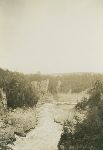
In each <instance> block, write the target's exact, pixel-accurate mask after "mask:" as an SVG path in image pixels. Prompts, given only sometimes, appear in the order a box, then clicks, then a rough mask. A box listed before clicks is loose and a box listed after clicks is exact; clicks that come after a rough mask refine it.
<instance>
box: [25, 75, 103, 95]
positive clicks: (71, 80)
mask: <svg viewBox="0 0 103 150" xmlns="http://www.w3.org/2000/svg"><path fill="white" fill-rule="evenodd" d="M26 77H27V78H28V79H29V80H30V81H39V82H40V81H42V80H46V79H48V80H49V81H50V83H49V87H48V88H49V92H50V93H53V94H55V93H56V86H57V84H58V81H61V85H60V89H59V92H60V93H68V92H69V91H71V92H74V93H75V92H76V93H78V92H81V91H84V90H86V89H88V88H90V87H92V86H93V84H94V83H95V81H96V80H100V81H101V82H103V74H94V73H72V74H57V75H42V74H31V75H27V76H26Z"/></svg>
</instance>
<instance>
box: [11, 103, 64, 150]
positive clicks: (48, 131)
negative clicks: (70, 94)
mask: <svg viewBox="0 0 103 150" xmlns="http://www.w3.org/2000/svg"><path fill="white" fill-rule="evenodd" d="M53 112H54V105H53V104H50V103H46V104H44V105H42V106H41V107H40V108H38V124H37V126H36V128H35V129H33V130H32V131H31V132H29V133H28V134H27V136H26V138H20V137H17V140H16V142H15V146H13V147H12V148H13V149H14V150H57V145H58V142H59V140H60V136H61V132H62V126H61V125H60V124H57V123H55V122H54V115H53V114H54V113H53Z"/></svg>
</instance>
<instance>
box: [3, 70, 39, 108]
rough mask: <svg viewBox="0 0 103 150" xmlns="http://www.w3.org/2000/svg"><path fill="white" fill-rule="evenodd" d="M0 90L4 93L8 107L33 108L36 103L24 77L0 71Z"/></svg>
mask: <svg viewBox="0 0 103 150" xmlns="http://www.w3.org/2000/svg"><path fill="white" fill-rule="evenodd" d="M0 88H3V90H4V91H5V92H6V96H7V105H8V107H12V108H15V107H22V106H34V105H36V103H37V101H38V97H37V96H36V93H35V91H34V90H33V89H32V87H31V83H30V82H29V81H28V80H27V79H26V77H25V75H23V74H20V73H16V72H10V71H8V70H6V71H4V70H2V69H0Z"/></svg>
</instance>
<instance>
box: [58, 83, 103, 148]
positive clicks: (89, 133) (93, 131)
mask: <svg viewBox="0 0 103 150" xmlns="http://www.w3.org/2000/svg"><path fill="white" fill-rule="evenodd" d="M89 94H90V97H89V98H88V100H86V101H85V99H84V101H82V102H81V103H79V104H77V106H76V110H79V111H82V112H83V111H84V109H85V110H87V113H86V114H87V115H86V117H85V119H84V120H83V121H82V122H81V121H78V120H76V123H75V125H74V131H73V132H72V131H70V130H68V131H67V133H65V130H64V132H63V135H65V134H67V135H68V136H71V138H69V139H68V138H66V139H65V140H64V141H63V140H62V137H63V136H61V139H60V142H59V150H63V149H60V145H64V149H65V150H70V149H71V147H72V149H74V150H103V85H102V84H101V82H100V81H97V82H96V83H95V85H94V88H92V89H91V90H90V91H89ZM67 127H69V128H72V127H71V126H70V123H67ZM61 141H63V142H61ZM65 143H66V144H65Z"/></svg>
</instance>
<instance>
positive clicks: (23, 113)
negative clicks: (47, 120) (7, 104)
mask: <svg viewBox="0 0 103 150" xmlns="http://www.w3.org/2000/svg"><path fill="white" fill-rule="evenodd" d="M36 122H37V120H36V109H35V108H22V109H21V108H17V109H15V110H9V111H8V112H7V113H6V115H5V116H1V117H0V147H2V146H4V147H5V146H6V145H7V144H9V143H10V144H13V142H14V141H16V140H17V139H16V137H17V136H16V135H18V136H21V137H26V134H27V132H28V131H30V130H31V129H33V128H35V126H36Z"/></svg>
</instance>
